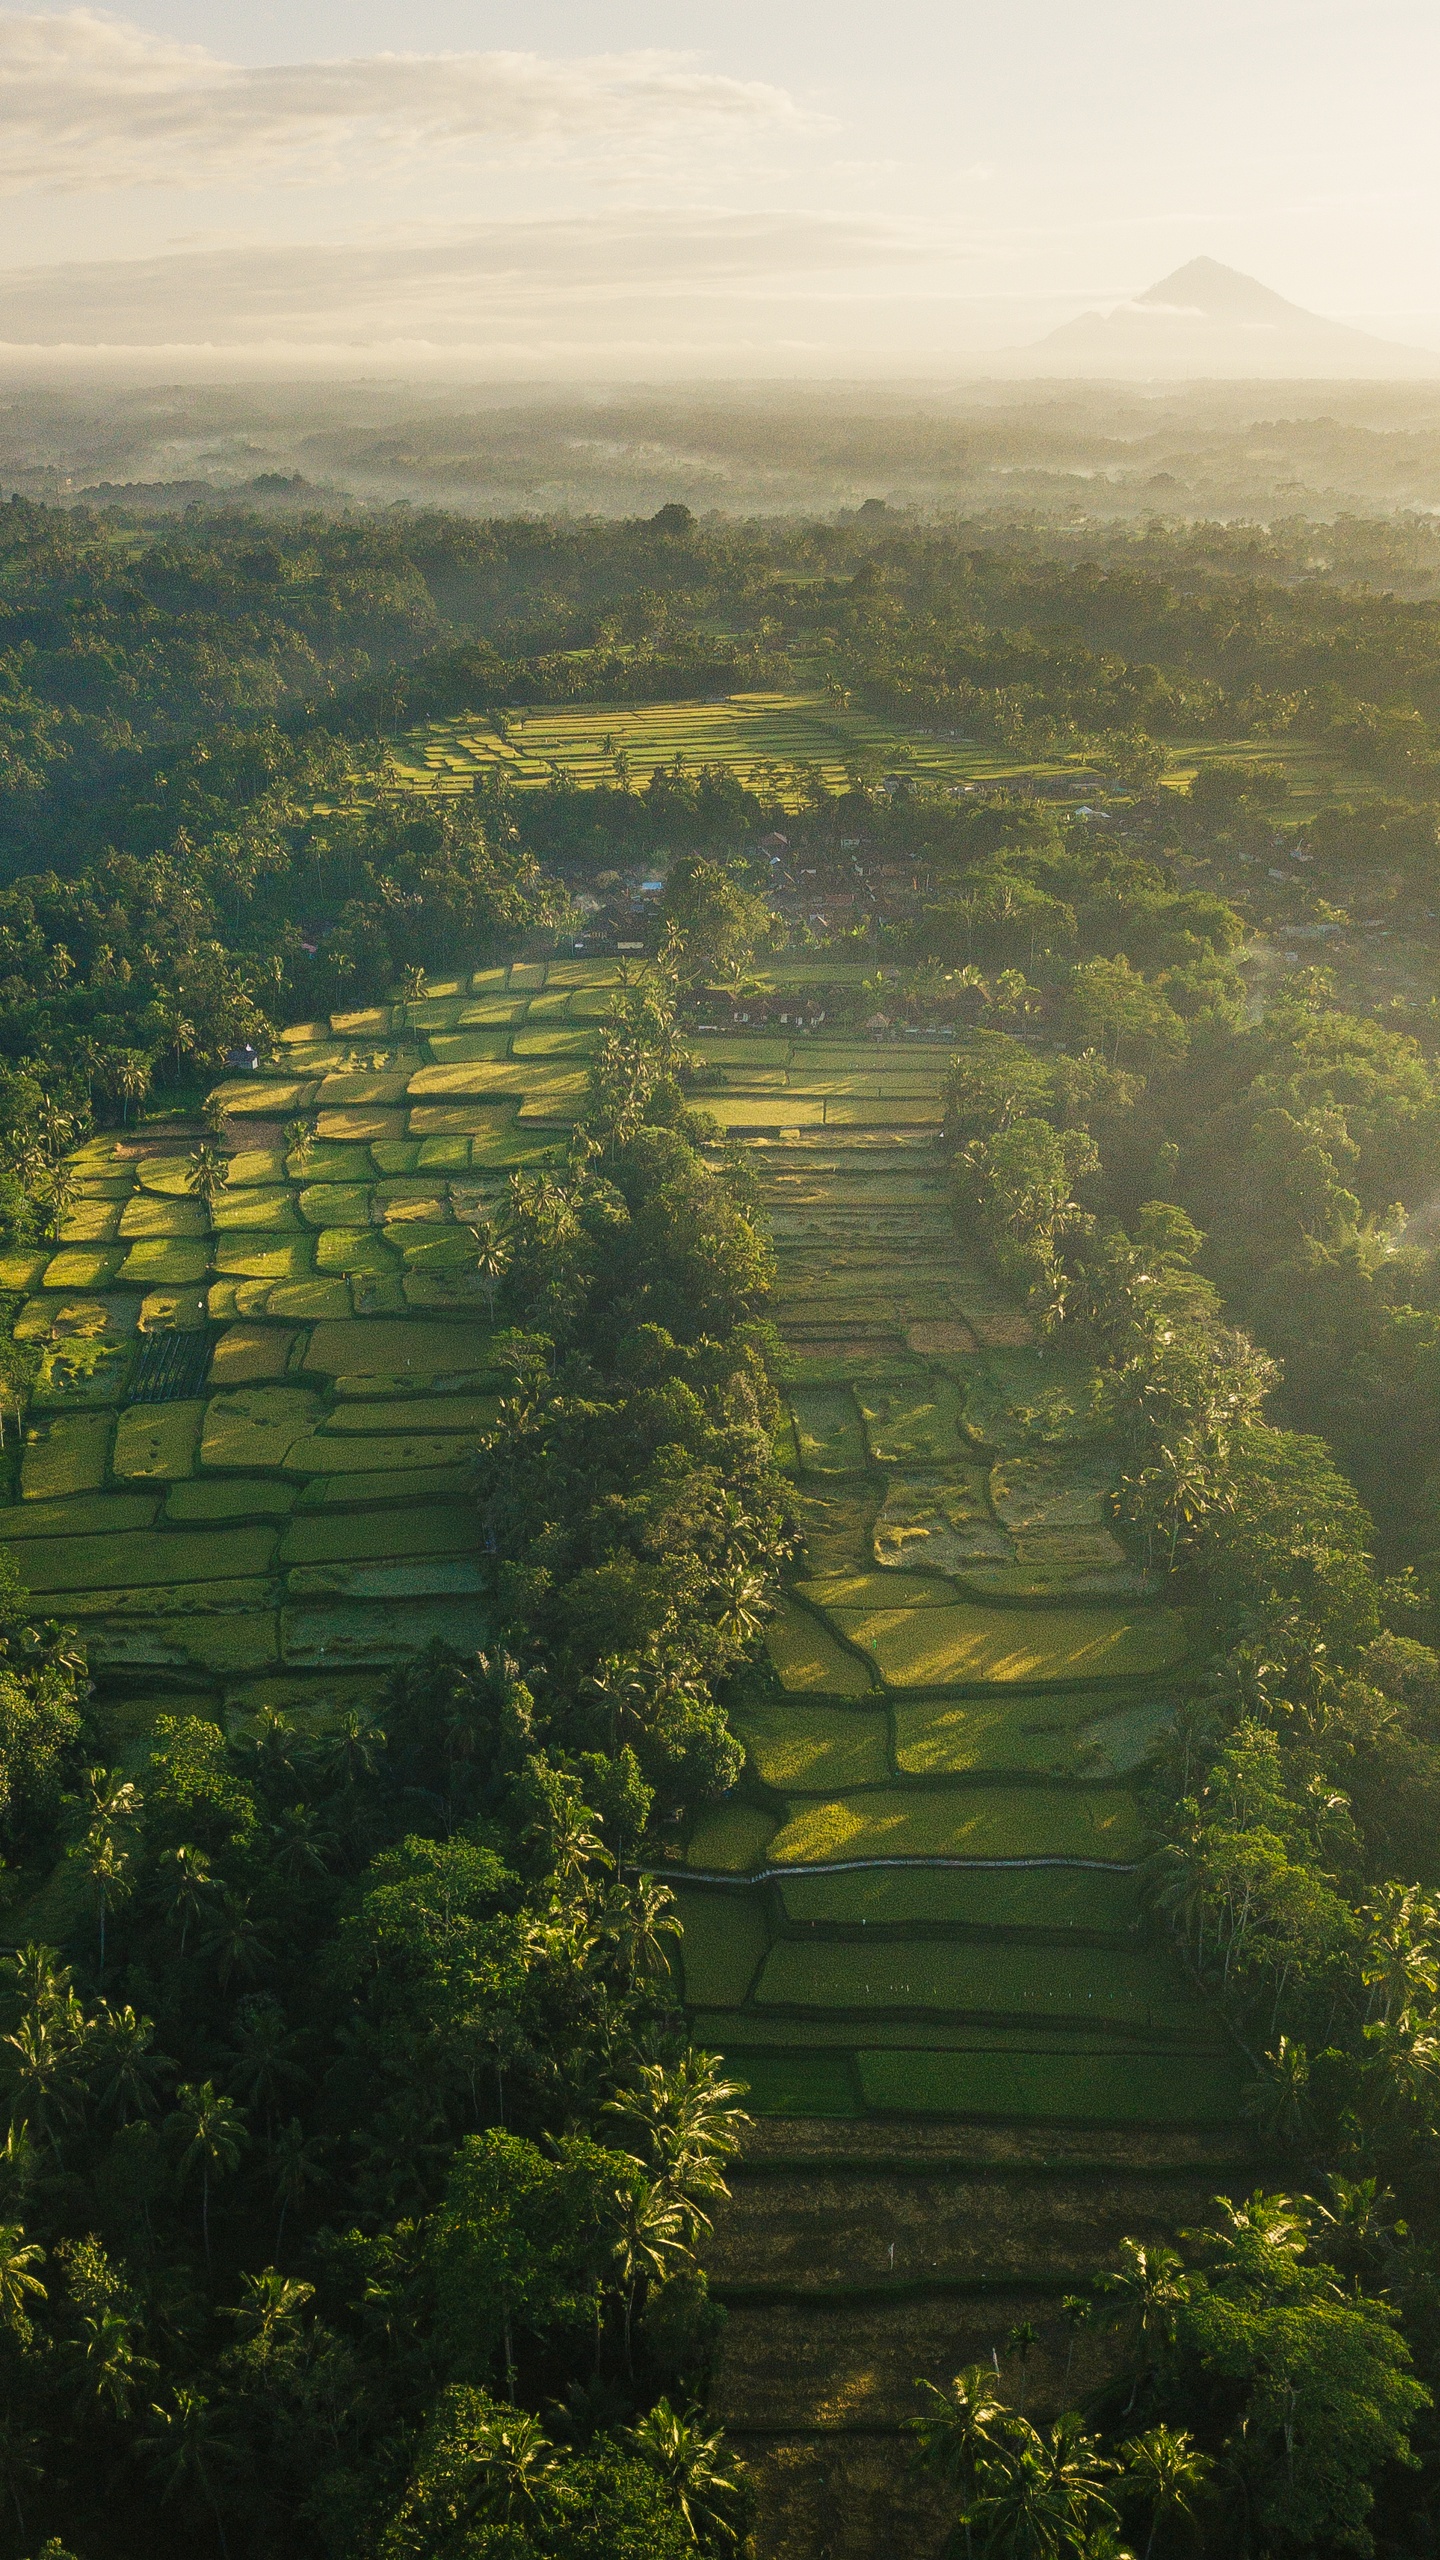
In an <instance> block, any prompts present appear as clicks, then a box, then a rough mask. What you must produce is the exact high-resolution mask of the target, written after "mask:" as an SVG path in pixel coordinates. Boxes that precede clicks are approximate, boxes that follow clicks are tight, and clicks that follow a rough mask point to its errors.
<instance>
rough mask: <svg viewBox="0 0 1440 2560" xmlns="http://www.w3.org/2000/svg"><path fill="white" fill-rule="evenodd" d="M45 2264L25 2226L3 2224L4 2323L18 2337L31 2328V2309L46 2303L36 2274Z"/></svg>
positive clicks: (0, 2310) (0, 2296)
mask: <svg viewBox="0 0 1440 2560" xmlns="http://www.w3.org/2000/svg"><path fill="white" fill-rule="evenodd" d="M44 2264H45V2252H44V2250H43V2249H42V2248H41V2246H40V2243H39V2241H38V2240H27V2239H26V2237H25V2226H24V2224H23V2223H21V2222H0V2322H3V2324H4V2326H5V2327H6V2328H7V2329H9V2330H10V2331H11V2333H12V2334H13V2335H14V2336H16V2337H24V2336H25V2335H26V2334H27V2333H28V2331H29V2327H30V2321H29V2316H28V2315H29V2306H30V2304H31V2303H32V2302H43V2301H44V2300H45V2287H44V2285H43V2284H42V2283H41V2281H40V2277H39V2275H38V2274H37V2272H36V2270H37V2269H38V2268H40V2267H43V2265H44Z"/></svg>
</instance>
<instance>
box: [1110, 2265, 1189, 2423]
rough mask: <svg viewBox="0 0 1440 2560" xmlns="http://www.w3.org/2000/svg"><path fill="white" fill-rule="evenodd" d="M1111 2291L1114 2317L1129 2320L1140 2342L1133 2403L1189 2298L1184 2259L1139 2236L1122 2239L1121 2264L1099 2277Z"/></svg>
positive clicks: (1131, 2403)
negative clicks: (1140, 2239) (1147, 2243)
mask: <svg viewBox="0 0 1440 2560" xmlns="http://www.w3.org/2000/svg"><path fill="white" fill-rule="evenodd" d="M1096 2291H1097V2293H1100V2294H1102V2295H1105V2296H1108V2298H1109V2301H1110V2304H1111V2306H1112V2307H1111V2311H1110V2317H1111V2319H1112V2320H1124V2321H1128V2322H1129V2323H1130V2325H1131V2328H1132V2331H1133V2337H1134V2345H1135V2379H1134V2383H1133V2386H1132V2388H1131V2392H1130V2399H1129V2402H1128V2406H1129V2407H1130V2408H1132V2409H1133V2408H1134V2406H1135V2394H1136V2392H1137V2391H1138V2390H1139V2388H1140V2384H1141V2382H1142V2380H1143V2379H1144V2377H1145V2375H1146V2373H1147V2372H1149V2371H1150V2370H1151V2369H1152V2368H1153V2366H1154V2365H1155V2363H1156V2361H1157V2358H1158V2357H1159V2355H1160V2353H1161V2351H1162V2349H1163V2348H1164V2347H1167V2346H1168V2345H1169V2343H1170V2341H1171V2339H1172V2338H1173V2336H1174V2333H1175V2319H1176V2314H1177V2313H1178V2311H1179V2309H1180V2306H1181V2304H1182V2303H1183V2302H1184V2300H1185V2298H1186V2285H1185V2267H1184V2261H1183V2260H1182V2259H1181V2257H1180V2256H1179V2253H1178V2252H1177V2251H1176V2250H1174V2249H1166V2248H1162V2247H1160V2246H1158V2245H1157V2246H1156V2247H1154V2248H1147V2247H1146V2246H1145V2245H1144V2244H1143V2242H1141V2241H1139V2240H1122V2241H1121V2243H1120V2265H1119V2266H1118V2267H1117V2268H1112V2269H1111V2270H1110V2271H1109V2272H1108V2273H1107V2274H1105V2275H1103V2276H1101V2277H1099V2278H1098V2279H1097V2281H1096Z"/></svg>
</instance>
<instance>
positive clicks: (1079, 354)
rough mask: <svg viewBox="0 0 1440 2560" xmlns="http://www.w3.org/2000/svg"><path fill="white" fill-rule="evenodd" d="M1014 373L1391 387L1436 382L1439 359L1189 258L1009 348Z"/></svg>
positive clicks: (1211, 262) (1211, 261)
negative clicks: (1424, 379) (1381, 382)
mask: <svg viewBox="0 0 1440 2560" xmlns="http://www.w3.org/2000/svg"><path fill="white" fill-rule="evenodd" d="M1010 362H1011V366H1012V368H1013V369H1014V370H1015V371H1017V372H1024V373H1040V372H1047V373H1055V374H1060V375H1063V374H1087V375H1092V376H1101V377H1110V378H1112V379H1115V378H1127V379H1130V380H1135V379H1137V378H1143V379H1151V380H1154V379H1163V378H1165V377H1169V378H1171V379H1175V378H1176V377H1180V376H1185V375H1189V376H1191V377H1192V378H1194V377H1196V376H1208V377H1210V378H1211V379H1215V380H1227V379H1228V380H1237V379H1240V378H1242V377H1248V378H1250V379H1252V380H1253V379H1259V378H1262V377H1265V378H1270V379H1273V380H1280V379H1286V378H1288V379H1290V380H1295V379H1307V380H1310V381H1317V382H1318V381H1325V380H1332V379H1340V380H1344V379H1347V378H1348V379H1357V378H1364V377H1369V378H1371V379H1377V378H1379V379H1390V380H1397V379H1400V378H1402V377H1404V376H1408V375H1415V374H1423V375H1427V376H1434V375H1435V374H1436V373H1440V355H1435V354H1431V353H1429V352H1427V351H1426V350H1424V349H1422V348H1418V347H1395V346H1387V345H1386V344H1385V343H1384V341H1383V340H1381V339H1379V338H1372V337H1370V336H1369V335H1368V334H1367V333H1366V332H1365V331H1364V330H1361V329H1351V328H1347V327H1346V325H1345V323H1344V322H1343V321H1340V320H1326V319H1323V318H1322V317H1321V316H1320V314H1319V313H1318V312H1315V311H1305V310H1303V309H1302V308H1301V306H1300V305H1299V303H1296V302H1287V300H1286V298H1285V296H1284V294H1283V293H1273V292H1272V291H1271V289H1270V287H1269V285H1266V284H1261V283H1260V282H1259V281H1258V280H1257V278H1256V277H1254V276H1247V275H1242V274H1241V273H1240V271H1239V269H1238V268H1237V267H1226V266H1222V265H1221V263H1220V260H1219V259H1218V258H1191V259H1190V260H1189V261H1188V262H1187V264H1186V265H1185V266H1183V267H1176V268H1175V270H1174V272H1173V274H1171V275H1168V276H1162V277H1161V278H1160V281H1159V283H1158V284H1152V285H1147V286H1146V288H1145V290H1144V292H1143V293H1137V294H1135V295H1133V296H1132V297H1131V299H1130V300H1129V301H1126V302H1120V303H1116V304H1114V305H1112V307H1111V308H1110V309H1109V310H1105V311H1086V312H1082V314H1081V315H1080V317H1079V318H1078V319H1075V320H1067V321H1064V322H1063V323H1062V324H1061V326H1060V327H1059V328H1058V329H1052V330H1051V331H1050V333H1049V335H1048V337H1044V338H1041V339H1040V340H1039V341H1038V342H1037V343H1036V344H1035V345H1034V346H1031V347H1025V348H1017V349H1016V350H1015V351H1014V354H1013V355H1012V357H1011V359H1010Z"/></svg>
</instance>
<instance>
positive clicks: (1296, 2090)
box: [1242, 2036, 1315, 2150]
mask: <svg viewBox="0 0 1440 2560" xmlns="http://www.w3.org/2000/svg"><path fill="white" fill-rule="evenodd" d="M1242 2103H1243V2105H1244V2109H1245V2113H1246V2115H1247V2116H1248V2117H1249V2118H1250V2120H1251V2122H1252V2124H1254V2125H1255V2127H1256V2128H1257V2130H1258V2131H1259V2133H1260V2134H1261V2135H1262V2136H1263V2138H1264V2139H1265V2140H1266V2141H1267V2142H1269V2143H1273V2144H1274V2145H1275V2146H1276V2147H1277V2148H1278V2149H1280V2150H1289V2149H1291V2148H1292V2147H1294V2146H1296V2145H1298V2144H1301V2143H1303V2142H1304V2141H1305V2140H1306V2139H1307V2138H1308V2136H1309V2135H1310V2134H1312V2133H1313V2132H1314V2130H1315V2110H1314V2107H1313V2105H1312V2104H1311V2099H1310V2056H1309V2054H1308V2053H1307V2051H1306V2049H1305V2047H1304V2045H1303V2044H1296V2043H1294V2042H1293V2041H1292V2040H1291V2038H1290V2037H1289V2036H1281V2037H1280V2039H1279V2041H1278V2043H1277V2044H1276V2047H1275V2050H1274V2052H1273V2053H1267V2054H1266V2056H1265V2062H1264V2068H1263V2070H1262V2073H1261V2076H1260V2078H1259V2079H1258V2080H1252V2081H1251V2082H1250V2084H1249V2086H1248V2087H1247V2088H1246V2090H1245V2093H1244V2098H1243V2101H1242Z"/></svg>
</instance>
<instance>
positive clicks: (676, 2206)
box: [615, 2177, 691, 2373]
mask: <svg viewBox="0 0 1440 2560" xmlns="http://www.w3.org/2000/svg"><path fill="white" fill-rule="evenodd" d="M690 2236H691V2227H690V2221H689V2217H688V2215H687V2214H686V2211H685V2208H684V2206H683V2205H682V2204H681V2203H680V2202H679V2200H678V2198H677V2197H675V2196H674V2195H672V2194H671V2193H670V2192H669V2190H668V2188H667V2185H666V2183H665V2181H664V2180H663V2179H660V2178H655V2179H651V2178H642V2177H637V2178H636V2179H634V2181H633V2182H631V2183H629V2184H627V2185H626V2186H624V2187H622V2188H621V2190H620V2230H619V2237H618V2238H617V2240H616V2243H615V2264H616V2269H617V2271H618V2274H619V2277H620V2290H621V2298H622V2301H623V2304H624V2321H625V2370H626V2372H627V2373H630V2372H632V2371H633V2370H634V2348H633V2341H634V2330H635V2310H636V2305H637V2303H638V2301H639V2298H640V2294H641V2292H642V2290H643V2289H644V2287H645V2286H646V2285H648V2284H652V2283H658V2282H660V2281H661V2280H662V2279H663V2278H664V2277H665V2276H667V2275H669V2273H670V2271H671V2269H672V2267H674V2266H676V2265H677V2264H678V2262H679V2261H680V2260H681V2259H682V2258H688V2257H689V2255H690Z"/></svg>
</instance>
